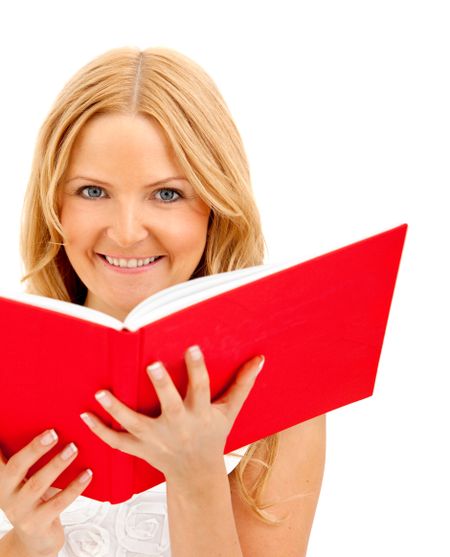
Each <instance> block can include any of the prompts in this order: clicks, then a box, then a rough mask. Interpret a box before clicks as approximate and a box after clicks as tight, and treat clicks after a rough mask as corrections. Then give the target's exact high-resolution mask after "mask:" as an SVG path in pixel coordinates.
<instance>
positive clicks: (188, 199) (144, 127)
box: [60, 114, 210, 321]
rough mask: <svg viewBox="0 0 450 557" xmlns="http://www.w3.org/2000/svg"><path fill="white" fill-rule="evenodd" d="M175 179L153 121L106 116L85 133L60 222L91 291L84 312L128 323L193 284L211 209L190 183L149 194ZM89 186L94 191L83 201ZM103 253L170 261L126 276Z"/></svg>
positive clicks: (174, 166) (68, 177) (65, 186)
mask: <svg viewBox="0 0 450 557" xmlns="http://www.w3.org/2000/svg"><path fill="white" fill-rule="evenodd" d="M76 176H85V177H88V178H92V179H90V180H83V179H80V178H77V179H73V178H75V177H76ZM172 176H180V177H184V174H183V171H182V169H181V168H180V166H179V165H178V163H177V161H176V159H175V157H174V156H173V152H172V150H171V148H170V145H169V144H168V141H167V140H166V137H165V135H164V132H163V130H162V128H161V127H160V125H159V124H158V123H157V122H156V121H154V120H152V119H151V118H149V117H147V116H144V115H137V116H131V115H125V114H100V115H96V116H94V117H93V118H92V119H91V120H89V121H88V122H87V124H86V125H85V126H84V127H83V129H82V131H81V132H80V134H79V135H78V137H77V139H76V141H75V144H74V146H73V150H72V153H71V156H70V159H69V164H68V168H67V170H66V173H65V176H64V179H63V181H62V184H61V190H62V191H61V193H60V195H61V197H60V210H61V212H60V219H61V224H62V226H63V229H64V231H65V233H66V235H67V240H66V243H65V250H66V253H67V257H68V258H69V260H70V263H71V264H72V266H73V268H74V270H75V271H76V273H77V275H78V276H79V277H80V279H81V280H82V281H83V283H84V284H85V285H86V287H87V289H88V294H87V297H86V301H85V304H84V305H85V306H87V307H90V308H93V309H96V310H100V311H102V312H104V313H107V314H109V315H112V316H113V317H116V318H117V319H119V320H121V321H123V320H124V319H125V317H126V315H127V314H128V313H129V312H130V311H131V310H132V309H133V307H135V306H136V305H137V304H138V303H139V302H141V301H142V300H144V299H146V298H147V297H149V296H150V295H151V294H154V293H156V292H158V291H160V290H162V289H164V288H167V287H169V286H172V285H174V284H178V283H180V282H184V281H186V280H188V279H189V278H190V277H191V275H192V273H193V272H194V270H195V268H196V266H197V264H198V263H199V261H200V259H201V256H202V253H203V251H204V248H205V245H206V238H207V228H208V217H209V214H210V208H209V207H208V206H207V205H206V204H205V203H204V202H203V200H202V199H201V198H200V197H199V196H198V195H197V194H196V192H195V190H194V188H193V187H192V186H191V185H190V183H189V182H188V181H187V180H186V179H179V180H170V181H169V182H166V183H164V184H159V185H157V186H153V187H150V188H149V187H147V188H145V186H146V185H148V184H153V183H154V182H156V181H159V180H164V179H166V178H169V177H172ZM98 180H101V181H102V182H105V183H107V184H108V185H104V184H103V183H101V182H99V181H98ZM82 186H94V187H93V188H92V187H91V188H86V187H85V189H84V190H83V191H82V192H81V193H77V190H78V189H79V188H80V187H82ZM98 188H103V191H102V189H100V190H99V189H98ZM161 188H175V189H177V190H179V191H180V192H181V194H182V195H183V196H184V197H183V198H181V197H180V196H178V195H177V194H176V193H173V192H171V190H170V189H169V190H167V189H166V190H163V191H162V192H159V193H158V191H157V190H159V189H161ZM172 200H173V201H172ZM169 201H171V202H169ZM96 253H103V254H108V255H124V256H126V257H135V256H137V257H151V256H153V255H165V257H164V259H163V260H161V261H160V262H159V263H158V264H157V265H156V266H155V268H154V269H152V270H151V271H148V272H145V273H139V274H120V273H116V272H114V271H111V270H110V269H109V268H107V267H106V266H105V265H104V263H103V262H102V261H101V260H99V259H98V256H97V255H96Z"/></svg>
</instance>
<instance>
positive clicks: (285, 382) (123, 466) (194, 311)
mask: <svg viewBox="0 0 450 557" xmlns="http://www.w3.org/2000/svg"><path fill="white" fill-rule="evenodd" d="M407 226H408V225H407V224H402V225H401V226H398V227H395V228H392V229H390V230H387V231H384V232H382V233H380V234H377V235H374V236H371V237H369V238H365V239H363V240H360V241H358V242H355V243H353V244H350V245H348V246H345V247H342V248H339V249H336V250H334V251H331V252H329V253H325V254H323V255H320V256H318V257H315V258H313V259H310V260H308V261H304V262H301V263H298V264H295V265H293V266H290V267H288V268H285V269H283V270H281V271H277V272H274V273H272V274H269V275H267V276H263V277H262V278H256V279H255V280H253V281H251V282H249V283H247V284H243V285H241V286H238V287H234V288H232V289H230V290H228V291H226V292H222V293H220V294H218V295H215V296H212V297H210V298H208V299H205V300H202V301H200V302H197V303H195V304H193V305H191V306H189V307H185V308H184V309H181V310H178V311H175V312H173V313H171V314H169V315H167V316H165V317H163V318H160V319H158V320H156V321H154V322H152V323H149V324H147V325H144V326H142V327H140V328H139V329H138V330H136V331H130V330H127V329H123V330H115V329H113V328H111V327H108V326H105V325H103V324H97V323H93V322H92V321H87V320H85V319H81V318H78V317H74V316H72V315H65V314H64V313H61V312H58V311H54V310H51V309H47V308H42V307H37V306H34V305H31V304H29V303H24V302H22V301H17V300H13V299H9V298H8V297H3V296H0V315H1V320H0V330H1V336H0V350H1V354H2V365H1V369H0V447H1V449H2V451H3V453H4V454H5V456H6V458H9V457H10V456H11V455H12V454H14V453H15V452H17V451H18V450H20V449H21V448H22V447H23V446H25V445H26V444H27V443H29V442H30V441H31V440H32V439H33V437H35V436H36V435H38V434H39V433H41V432H43V431H44V430H45V429H50V428H54V429H56V431H57V433H58V436H59V442H58V444H57V445H56V446H55V447H53V449H52V450H51V451H49V452H48V453H47V454H46V455H44V456H43V457H42V458H41V459H40V460H39V461H38V462H37V463H36V464H35V465H34V466H33V467H31V468H30V470H29V472H28V474H27V476H28V477H30V476H31V475H33V474H34V473H35V472H36V471H37V470H39V469H40V468H41V467H42V466H43V465H44V464H46V463H47V462H48V461H49V460H50V459H51V458H52V457H53V456H54V455H55V454H57V453H58V452H59V451H60V450H61V449H62V448H63V447H64V446H65V445H66V444H67V443H69V442H71V441H73V442H74V443H75V444H76V445H77V446H78V449H79V454H78V456H77V458H76V459H75V460H74V461H73V462H72V464H71V465H70V466H69V467H68V468H67V469H66V470H65V471H64V472H63V473H62V474H61V475H60V476H59V477H58V478H57V480H55V482H54V483H53V484H52V485H53V487H57V488H60V489H63V488H65V487H66V486H67V485H68V483H69V482H70V481H72V480H73V479H75V478H76V476H77V475H78V474H79V473H81V472H82V470H84V469H85V468H91V469H92V470H93V473H94V475H93V479H92V481H91V483H90V484H89V485H88V487H87V488H86V489H85V490H84V492H83V496H85V497H90V498H92V499H96V500H99V501H110V502H111V503H113V504H115V503H121V502H123V501H126V500H128V499H129V498H130V497H131V496H132V495H133V494H137V493H140V492H142V491H145V490H147V489H149V488H151V487H153V486H155V485H157V484H159V483H161V482H164V481H165V477H164V475H163V474H162V472H161V471H160V470H158V469H156V468H153V467H152V466H151V465H150V464H148V463H146V462H144V461H143V460H142V459H139V458H137V457H134V456H131V455H128V454H126V453H123V452H121V451H119V450H116V449H112V448H111V447H110V446H109V445H107V444H106V443H104V442H103V441H102V440H101V439H99V438H98V437H97V436H96V435H95V434H94V433H92V432H91V431H90V430H89V428H88V427H87V426H86V425H85V424H84V423H83V421H82V420H81V418H80V417H79V416H80V414H81V413H82V412H85V411H89V412H93V413H94V414H96V415H97V416H99V417H100V418H101V419H102V420H103V421H104V422H105V423H106V425H108V426H109V427H112V428H114V429H116V430H123V428H122V427H121V426H120V424H118V423H116V422H115V421H114V420H113V419H112V418H111V417H110V416H109V414H108V413H107V412H106V411H105V410H104V409H103V408H102V407H101V406H100V404H99V403H98V402H97V401H96V400H95V398H94V393H95V392H97V391H98V390H100V389H108V390H110V391H111V392H112V393H113V394H114V395H115V396H116V397H118V398H119V399H120V400H121V401H122V402H124V403H125V404H126V405H127V406H129V407H130V408H132V409H133V410H137V411H138V412H140V413H143V414H147V415H149V416H152V417H157V416H158V415H159V413H160V407H159V401H158V398H157V395H156V392H155V391H154V389H153V386H152V384H151V381H150V379H149V377H148V375H147V372H146V366H147V365H148V364H150V363H153V362H154V361H156V360H162V361H163V362H164V364H165V366H166V369H167V370H168V372H169V374H170V375H171V377H172V379H173V381H174V383H175V385H176V386H177V388H178V390H179V392H180V394H181V395H182V396H183V397H184V396H185V394H186V389H187V379H188V376H187V370H186V367H185V362H184V352H185V350H186V349H187V348H188V347H189V346H190V345H192V344H199V345H200V347H201V348H202V351H203V354H204V358H205V362H206V366H207V368H208V371H209V374H210V384H211V399H212V401H213V402H214V400H215V399H217V398H218V397H219V396H221V395H222V394H223V392H224V391H225V390H226V389H227V388H228V387H229V386H230V385H231V383H232V381H233V379H234V377H235V374H236V372H237V370H238V369H239V368H240V366H241V365H242V364H244V363H245V362H246V361H247V360H248V359H250V358H252V357H253V356H256V355H258V354H264V355H265V357H266V363H265V365H264V368H263V370H262V372H261V374H260V375H259V376H258V378H257V380H256V383H255V385H254V387H253V389H252V391H251V392H250V395H249V397H248V398H247V400H246V401H245V403H244V405H243V407H242V410H241V412H240V413H239V415H238V416H237V418H236V421H235V423H234V426H233V428H232V430H231V431H230V434H229V436H228V438H227V442H226V445H225V451H224V452H225V454H227V453H229V452H231V451H233V450H235V449H238V448H240V447H243V446H245V445H247V444H250V443H253V442H255V441H257V440H259V439H261V438H263V437H266V436H268V435H271V434H273V433H276V432H278V431H282V430H284V429H286V428H289V427H292V426H294V425H296V424H299V423H300V422H303V421H305V420H309V419H311V418H314V417H315V416H318V415H320V414H323V413H326V412H330V411H332V410H334V409H336V408H340V407H342V406H344V405H347V404H350V403H353V402H356V401H358V400H361V399H364V398H366V397H370V396H371V395H372V394H373V391H374V386H375V379H376V373H377V368H378V362H379V358H380V355H381V349H382V345H383V340H384V335H385V331H386V326H387V320H388V315H389V310H390V306H391V301H392V297H393V292H394V287H395V283H396V279H397V273H398V268H399V264H400V258H401V254H402V250H403V245H404V240H405V236H406V231H407Z"/></svg>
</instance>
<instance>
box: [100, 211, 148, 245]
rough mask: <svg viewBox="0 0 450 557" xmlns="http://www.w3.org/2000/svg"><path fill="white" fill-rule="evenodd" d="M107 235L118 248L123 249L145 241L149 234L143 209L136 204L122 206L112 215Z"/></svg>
mask: <svg viewBox="0 0 450 557" xmlns="http://www.w3.org/2000/svg"><path fill="white" fill-rule="evenodd" d="M107 235H108V236H109V238H110V239H111V240H112V241H113V242H114V243H115V244H116V245H117V246H120V247H123V248H126V247H129V246H133V245H134V244H136V243H138V242H140V241H142V240H144V239H145V238H146V237H147V235H148V232H147V223H146V222H145V217H144V215H143V212H142V210H141V208H140V207H138V206H137V204H135V203H123V204H121V205H120V206H119V207H118V208H117V209H116V211H114V212H113V213H112V214H111V220H110V224H109V226H108V228H107Z"/></svg>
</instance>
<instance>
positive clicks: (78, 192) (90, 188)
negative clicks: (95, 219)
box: [76, 186, 183, 204]
mask: <svg viewBox="0 0 450 557" xmlns="http://www.w3.org/2000/svg"><path fill="white" fill-rule="evenodd" d="M84 190H94V191H95V190H97V191H98V193H101V192H102V191H104V189H103V188H102V187H100V186H82V187H81V188H78V190H77V191H76V194H77V195H79V196H81V197H83V198H84V199H91V200H94V199H102V197H100V196H99V195H94V196H93V197H91V196H90V195H83V192H84ZM160 192H170V193H171V194H176V195H177V196H178V197H176V198H175V199H173V198H170V199H168V198H167V196H165V198H163V199H158V201H160V202H161V203H164V204H168V203H174V202H175V201H178V199H181V198H182V197H183V196H182V194H181V192H179V191H178V190H175V189H173V188H161V189H159V190H156V191H155V194H157V193H160ZM169 195H170V194H169Z"/></svg>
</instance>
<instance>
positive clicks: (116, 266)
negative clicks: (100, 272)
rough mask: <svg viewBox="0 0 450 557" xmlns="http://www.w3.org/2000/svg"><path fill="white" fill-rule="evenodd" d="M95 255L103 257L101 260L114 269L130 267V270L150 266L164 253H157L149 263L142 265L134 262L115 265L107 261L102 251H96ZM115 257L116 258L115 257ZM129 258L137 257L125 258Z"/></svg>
mask: <svg viewBox="0 0 450 557" xmlns="http://www.w3.org/2000/svg"><path fill="white" fill-rule="evenodd" d="M97 255H98V256H99V257H101V258H102V259H103V261H104V262H105V264H106V265H108V266H109V267H112V268H114V269H123V270H127V269H130V270H132V269H133V270H135V269H145V268H147V267H151V266H152V265H154V264H155V263H157V262H158V261H159V260H160V259H162V258H163V257H164V255H158V256H157V257H156V259H154V260H153V261H150V262H149V263H145V264H143V265H137V264H134V265H131V266H128V264H127V265H115V264H114V263H110V262H109V261H108V259H107V258H106V256H105V254H103V253H97ZM115 259H117V258H115ZM119 259H122V258H119ZM131 259H137V258H136V257H134V258H130V259H128V260H127V262H128V261H131ZM141 259H143V258H141ZM146 259H149V258H146Z"/></svg>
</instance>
